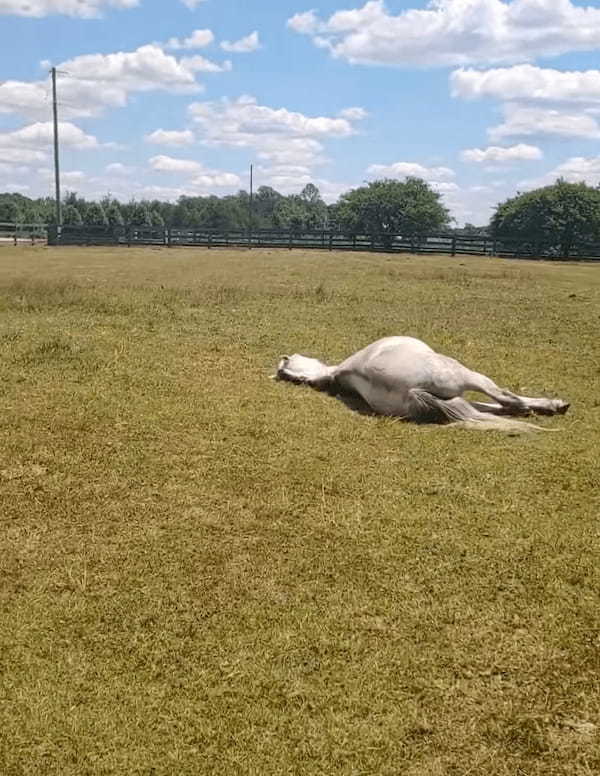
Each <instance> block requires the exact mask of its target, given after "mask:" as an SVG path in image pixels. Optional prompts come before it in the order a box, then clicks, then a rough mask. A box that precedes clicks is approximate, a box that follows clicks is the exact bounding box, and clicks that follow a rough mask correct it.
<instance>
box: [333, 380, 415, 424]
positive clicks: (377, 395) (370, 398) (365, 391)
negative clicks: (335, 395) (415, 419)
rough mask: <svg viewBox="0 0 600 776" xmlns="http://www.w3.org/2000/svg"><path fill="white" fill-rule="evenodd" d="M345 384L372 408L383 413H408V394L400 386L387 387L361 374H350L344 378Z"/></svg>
mask: <svg viewBox="0 0 600 776" xmlns="http://www.w3.org/2000/svg"><path fill="white" fill-rule="evenodd" d="M344 386H345V387H346V388H350V389H351V390H352V391H355V392H356V393H358V394H359V396H361V397H362V398H363V399H364V400H365V401H366V402H367V404H368V405H369V407H371V409H372V410H374V411H375V412H377V413H379V414H381V415H398V416H405V415H406V414H407V398H408V394H407V392H406V391H404V390H401V389H400V388H399V386H395V387H392V388H387V387H385V386H384V385H381V384H379V383H376V382H374V381H373V380H370V379H369V378H367V377H365V376H364V375H361V374H352V375H350V376H348V377H347V378H346V379H345V380H344Z"/></svg>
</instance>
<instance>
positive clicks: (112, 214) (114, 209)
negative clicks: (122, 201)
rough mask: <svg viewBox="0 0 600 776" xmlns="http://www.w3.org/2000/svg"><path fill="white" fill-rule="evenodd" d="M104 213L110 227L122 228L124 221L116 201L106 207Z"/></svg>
mask: <svg viewBox="0 0 600 776" xmlns="http://www.w3.org/2000/svg"><path fill="white" fill-rule="evenodd" d="M105 212H106V219H107V221H108V223H109V224H110V225H111V226H123V224H124V223H125V219H124V218H123V214H122V213H121V208H120V207H119V203H118V202H117V201H116V200H114V201H113V202H111V203H110V204H109V205H108V207H107V208H106V209H105Z"/></svg>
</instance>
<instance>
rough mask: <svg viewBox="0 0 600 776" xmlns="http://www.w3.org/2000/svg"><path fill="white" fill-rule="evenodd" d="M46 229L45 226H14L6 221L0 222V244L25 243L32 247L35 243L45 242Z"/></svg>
mask: <svg viewBox="0 0 600 776" xmlns="http://www.w3.org/2000/svg"><path fill="white" fill-rule="evenodd" d="M47 236H48V228H47V226H46V224H15V223H11V222H7V221H0V243H12V244H13V245H18V243H22V242H27V243H31V244H32V245H33V244H35V243H36V242H46V240H47Z"/></svg>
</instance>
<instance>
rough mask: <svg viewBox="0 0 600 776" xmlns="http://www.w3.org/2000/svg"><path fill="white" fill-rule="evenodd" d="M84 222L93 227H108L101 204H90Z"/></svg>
mask: <svg viewBox="0 0 600 776" xmlns="http://www.w3.org/2000/svg"><path fill="white" fill-rule="evenodd" d="M84 221H85V223H86V224H90V225H91V226H108V219H107V217H106V213H105V212H104V208H103V207H102V205H101V204H100V203H99V202H90V203H89V205H88V206H87V208H86V211H85V217H84Z"/></svg>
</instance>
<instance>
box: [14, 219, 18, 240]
mask: <svg viewBox="0 0 600 776" xmlns="http://www.w3.org/2000/svg"><path fill="white" fill-rule="evenodd" d="M17 226H18V224H17V222H16V221H15V234H14V237H13V239H14V243H15V245H16V244H17Z"/></svg>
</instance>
